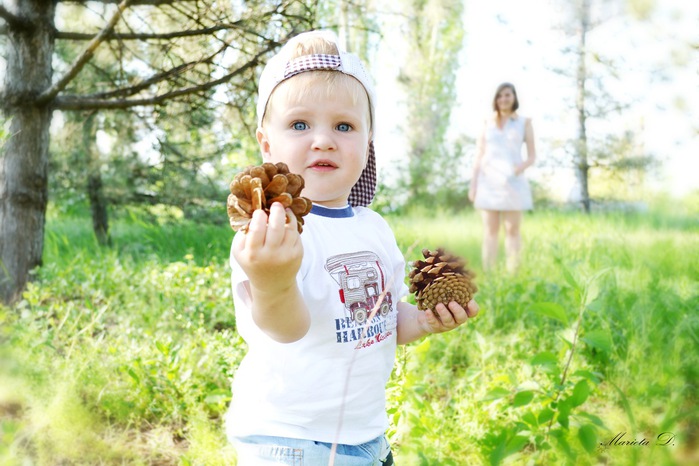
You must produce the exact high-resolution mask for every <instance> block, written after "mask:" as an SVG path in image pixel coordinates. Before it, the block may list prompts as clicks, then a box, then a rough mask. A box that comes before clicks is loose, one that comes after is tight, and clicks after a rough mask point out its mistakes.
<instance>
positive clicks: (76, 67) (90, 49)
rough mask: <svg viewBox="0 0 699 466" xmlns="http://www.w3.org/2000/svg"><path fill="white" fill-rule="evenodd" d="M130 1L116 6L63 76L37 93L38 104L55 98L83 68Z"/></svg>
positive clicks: (124, 0) (127, 0)
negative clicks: (100, 29) (104, 24)
mask: <svg viewBox="0 0 699 466" xmlns="http://www.w3.org/2000/svg"><path fill="white" fill-rule="evenodd" d="M132 1H133V0H123V1H122V2H121V3H120V4H119V6H117V10H116V11H115V12H114V15H112V17H111V18H110V19H109V21H108V22H107V24H106V26H105V27H104V29H102V31H100V33H99V34H97V35H96V36H95V37H94V38H93V39H92V41H91V42H90V43H89V44H88V45H87V47H86V48H85V50H84V51H83V53H81V54H80V56H78V58H76V59H75V61H74V62H73V64H72V65H71V66H70V69H69V70H68V71H67V72H66V73H65V74H64V75H63V77H61V79H59V80H58V81H57V82H55V83H54V84H53V85H52V86H51V87H50V88H48V89H47V90H45V91H44V92H42V93H41V95H39V97H38V98H37V103H38V104H42V103H46V102H49V101H51V100H53V99H55V98H56V96H57V95H58V93H59V92H61V91H62V90H63V89H65V87H66V86H67V85H68V83H70V81H72V80H73V78H75V77H76V76H77V75H78V73H80V70H82V69H83V67H84V66H85V64H86V63H87V62H88V61H89V60H90V59H91V58H92V55H94V53H95V50H97V47H99V46H100V44H101V43H102V42H104V40H105V38H106V36H107V35H109V33H111V32H112V31H113V30H114V27H115V26H116V23H117V22H118V21H119V19H120V18H121V15H122V13H123V12H124V10H125V9H126V8H128V7H129V5H130V4H131V2H132Z"/></svg>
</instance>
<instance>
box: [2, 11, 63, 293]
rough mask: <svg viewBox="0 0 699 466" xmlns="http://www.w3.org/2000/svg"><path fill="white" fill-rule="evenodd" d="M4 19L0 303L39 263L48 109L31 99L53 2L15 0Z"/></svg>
mask: <svg viewBox="0 0 699 466" xmlns="http://www.w3.org/2000/svg"><path fill="white" fill-rule="evenodd" d="M15 5H16V6H15V9H16V11H14V12H12V13H13V14H14V15H15V19H13V20H12V21H8V25H7V37H8V42H9V46H8V50H7V69H6V75H5V89H4V93H3V97H4V98H3V102H2V104H1V105H2V107H3V110H4V112H5V115H6V117H8V118H9V119H11V124H10V138H9V140H8V141H7V142H6V143H5V146H4V148H3V149H2V154H1V155H0V300H2V301H4V302H12V301H14V300H15V299H17V298H18V297H19V295H20V292H21V291H22V289H23V288H24V286H25V285H26V281H27V278H28V277H29V272H30V271H31V270H32V269H33V268H34V267H36V266H38V265H40V264H41V255H42V250H43V242H44V221H45V216H46V203H47V198H48V193H47V187H48V183H47V177H48V160H49V127H50V125H51V108H50V106H49V105H46V104H44V105H37V104H36V103H35V101H36V96H38V95H39V94H40V93H41V92H42V91H44V90H45V89H47V88H48V87H50V86H51V77H52V66H51V59H52V56H53V49H54V24H53V21H54V12H55V3H54V1H53V0H22V1H21V2H15Z"/></svg>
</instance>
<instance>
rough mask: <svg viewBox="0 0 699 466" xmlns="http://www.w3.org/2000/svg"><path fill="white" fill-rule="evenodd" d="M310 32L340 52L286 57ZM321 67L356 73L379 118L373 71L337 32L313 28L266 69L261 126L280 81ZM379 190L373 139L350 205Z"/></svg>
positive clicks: (369, 198) (364, 202) (261, 87)
mask: <svg viewBox="0 0 699 466" xmlns="http://www.w3.org/2000/svg"><path fill="white" fill-rule="evenodd" d="M308 35H315V36H321V37H323V38H325V39H327V40H329V41H330V42H333V43H334V44H335V45H336V46H337V49H338V50H339V51H340V55H325V54H314V55H303V56H300V57H297V58H294V59H292V60H286V59H285V57H286V56H288V55H289V51H290V50H291V49H292V47H293V46H295V45H296V44H297V43H298V41H299V40H301V39H303V38H304V37H307V36H308ZM317 70H335V71H339V72H341V73H344V74H347V75H349V76H352V77H353V78H355V79H356V80H357V81H359V82H360V83H361V84H362V86H364V89H365V90H366V93H367V96H368V97H369V108H370V112H371V121H372V125H373V122H374V121H376V120H375V117H374V110H375V104H376V97H375V92H374V86H373V84H372V82H371V79H370V78H369V74H368V73H367V72H366V70H365V68H364V66H363V65H362V62H361V60H360V59H359V57H358V56H356V55H355V54H353V53H348V52H343V51H342V50H341V48H340V45H339V44H338V41H337V38H336V37H335V35H334V34H333V33H331V32H328V31H311V32H306V33H303V34H299V35H298V36H296V37H294V38H293V39H291V40H290V41H289V42H287V44H286V45H285V46H284V47H282V49H281V50H280V51H279V53H278V54H277V55H275V56H274V57H272V58H271V59H270V60H269V62H268V63H267V65H266V66H265V68H264V70H263V71H262V75H261V76H260V84H259V95H258V100H257V124H258V126H262V119H263V118H264V114H265V109H266V107H267V102H268V101H269V98H270V96H271V95H272V92H273V91H274V89H275V88H276V87H277V86H278V85H279V83H281V82H282V81H284V80H286V79H289V78H291V77H292V76H295V75H297V74H299V73H303V72H306V71H317ZM375 192H376V155H375V154H374V141H369V157H368V160H367V164H366V167H364V170H363V171H362V174H361V176H360V177H359V180H357V183H355V185H354V186H353V187H352V190H351V191H350V195H349V199H348V201H349V203H350V205H352V206H354V207H356V206H368V205H369V204H371V201H372V200H373V199H374V193H375Z"/></svg>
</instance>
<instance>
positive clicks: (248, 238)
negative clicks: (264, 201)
mask: <svg viewBox="0 0 699 466" xmlns="http://www.w3.org/2000/svg"><path fill="white" fill-rule="evenodd" d="M266 232H267V214H266V213H265V212H264V210H256V211H255V212H253V213H252V220H250V225H248V232H247V233H246V234H245V247H246V248H261V247H262V246H263V245H264V244H265V233H266Z"/></svg>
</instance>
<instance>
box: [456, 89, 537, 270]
mask: <svg viewBox="0 0 699 466" xmlns="http://www.w3.org/2000/svg"><path fill="white" fill-rule="evenodd" d="M517 108H519V101H518V100H517V91H516V90H515V87H514V85H512V84H510V83H503V84H500V85H499V86H498V88H497V90H496V92H495V97H494V98H493V114H492V116H490V117H489V118H487V119H486V121H485V124H484V126H483V131H482V132H481V135H480V137H479V138H478V145H477V149H476V162H475V164H474V167H473V178H472V179H471V186H470V188H469V193H468V197H469V199H470V200H471V202H473V203H474V205H475V207H476V208H477V209H479V210H481V215H482V218H483V231H484V235H483V268H484V269H486V270H488V269H491V268H493V267H494V266H495V263H496V261H497V254H498V234H499V231H500V223H503V224H504V225H505V250H506V252H507V269H508V270H509V271H511V272H513V271H515V270H516V269H517V267H518V266H519V254H520V250H521V248H522V238H521V235H520V225H521V223H522V211H524V210H530V209H531V208H532V194H531V189H530V187H529V182H528V181H527V179H526V178H525V177H524V175H523V173H524V171H525V170H526V169H527V168H529V167H531V166H532V165H533V164H534V160H535V159H536V149H535V148H534V129H533V127H532V122H531V119H530V118H525V117H523V116H520V115H518V114H517ZM523 143H526V145H527V159H526V160H522V144H523Z"/></svg>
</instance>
